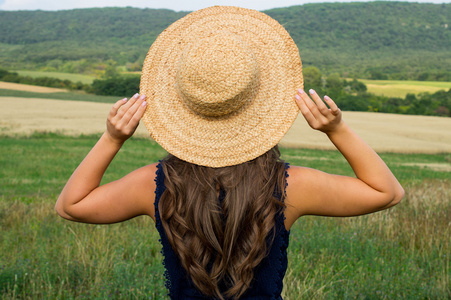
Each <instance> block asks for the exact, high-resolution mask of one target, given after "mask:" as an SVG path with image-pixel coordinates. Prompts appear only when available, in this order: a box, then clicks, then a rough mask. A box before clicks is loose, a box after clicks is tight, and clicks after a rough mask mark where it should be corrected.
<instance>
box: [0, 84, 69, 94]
mask: <svg viewBox="0 0 451 300" xmlns="http://www.w3.org/2000/svg"><path fill="white" fill-rule="evenodd" d="M0 89H5V90H14V91H25V92H35V93H61V92H64V93H65V92H67V90H65V89H57V88H50V87H44V86H36V85H29V84H20V83H13V82H4V81H0Z"/></svg>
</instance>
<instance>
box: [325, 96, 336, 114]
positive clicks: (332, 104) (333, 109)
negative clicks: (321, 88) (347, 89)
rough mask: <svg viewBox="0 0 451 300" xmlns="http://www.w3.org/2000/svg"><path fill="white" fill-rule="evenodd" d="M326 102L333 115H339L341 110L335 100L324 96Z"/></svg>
mask: <svg viewBox="0 0 451 300" xmlns="http://www.w3.org/2000/svg"><path fill="white" fill-rule="evenodd" d="M324 100H325V101H326V103H327V105H329V107H330V110H331V112H332V114H334V115H337V114H339V113H340V109H339V108H338V106H337V104H336V103H335V102H334V100H332V99H331V98H330V97H329V96H324Z"/></svg>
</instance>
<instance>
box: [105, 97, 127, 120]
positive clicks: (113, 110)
mask: <svg viewBox="0 0 451 300" xmlns="http://www.w3.org/2000/svg"><path fill="white" fill-rule="evenodd" d="M126 102H127V98H124V99H121V100H119V101H117V102H116V103H114V105H113V106H112V107H111V109H110V113H109V114H108V117H109V118H113V117H114V116H115V115H116V114H117V111H118V110H119V108H121V106H122V105H124V104H125V103H126Z"/></svg>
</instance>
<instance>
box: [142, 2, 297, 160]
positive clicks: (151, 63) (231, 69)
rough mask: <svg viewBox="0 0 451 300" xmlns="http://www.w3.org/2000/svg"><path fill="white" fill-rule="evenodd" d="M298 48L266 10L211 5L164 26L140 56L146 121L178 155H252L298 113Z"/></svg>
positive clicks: (240, 157)
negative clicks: (146, 50) (142, 63)
mask: <svg viewBox="0 0 451 300" xmlns="http://www.w3.org/2000/svg"><path fill="white" fill-rule="evenodd" d="M301 87H303V80H302V65H301V59H300V57H299V52H298V48H297V47H296V45H295V43H294V42H293V40H292V39H291V37H290V35H289V34H288V32H287V31H286V30H285V29H284V28H283V27H282V26H281V25H280V24H279V23H278V22H277V21H275V20H274V19H272V18H271V17H269V16H268V15H266V14H264V13H261V12H258V11H255V10H250V9H244V8H239V7H229V6H213V7H209V8H205V9H202V10H199V11H196V12H193V13H190V14H188V15H186V16H185V17H183V18H182V19H180V20H178V21H176V22H175V23H173V24H172V25H171V26H169V27H168V28H167V29H166V30H165V31H163V32H162V33H161V34H160V35H159V36H158V38H157V39H156V41H155V42H154V43H153V45H152V47H151V48H150V50H149V52H148V54H147V56H146V59H145V61H144V66H143V71H142V75H141V86H140V93H141V94H144V95H146V96H147V110H146V112H145V114H144V117H143V122H144V124H145V126H146V128H147V129H148V130H149V132H150V135H151V136H152V138H153V139H154V140H155V141H156V142H158V143H159V144H160V145H161V146H162V147H163V148H164V149H166V150H167V151H168V152H169V153H171V154H173V155H175V156H177V157H178V158H180V159H182V160H185V161H188V162H191V163H194V164H198V165H203V166H209V167H225V166H231V165H236V164H240V163H243V162H245V161H249V160H252V159H254V158H256V157H258V156H260V155H262V154H264V153H265V152H267V151H268V150H269V149H271V148H272V147H274V146H275V145H276V144H277V143H278V142H279V141H280V139H281V138H282V137H283V136H284V135H285V133H286V132H287V131H288V129H289V128H290V127H291V125H292V123H293V122H294V120H295V119H296V116H297V114H298V111H299V109H298V107H297V105H296V103H295V100H294V96H295V94H296V90H297V89H298V88H301Z"/></svg>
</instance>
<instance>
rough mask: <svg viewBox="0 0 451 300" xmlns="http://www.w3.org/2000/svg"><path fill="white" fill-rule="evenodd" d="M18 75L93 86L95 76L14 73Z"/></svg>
mask: <svg viewBox="0 0 451 300" xmlns="http://www.w3.org/2000/svg"><path fill="white" fill-rule="evenodd" d="M12 72H16V73H18V74H19V75H20V76H30V77H32V78H36V77H53V78H58V79H61V80H70V81H72V82H77V81H80V82H82V83H86V84H91V83H92V82H93V81H94V79H96V78H95V77H94V76H89V75H84V74H73V73H62V72H44V71H24V70H20V71H12Z"/></svg>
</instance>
